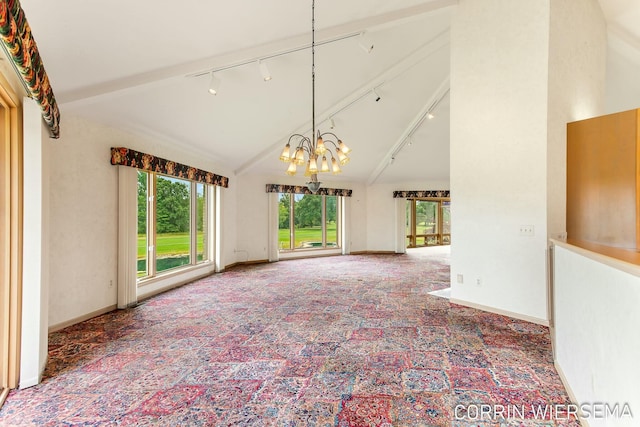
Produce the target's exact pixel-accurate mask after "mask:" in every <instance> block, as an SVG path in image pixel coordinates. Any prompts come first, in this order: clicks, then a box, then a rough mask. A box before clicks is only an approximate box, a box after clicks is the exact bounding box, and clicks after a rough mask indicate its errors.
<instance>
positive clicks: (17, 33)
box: [0, 0, 60, 138]
mask: <svg viewBox="0 0 640 427" xmlns="http://www.w3.org/2000/svg"><path fill="white" fill-rule="evenodd" d="M0 38H1V39H2V43H3V46H4V48H5V51H6V52H7V54H8V55H9V56H10V59H11V60H12V62H13V65H14V68H15V69H16V70H17V71H18V73H19V74H20V77H22V80H23V82H24V83H25V88H26V89H27V92H29V95H30V96H31V97H32V98H33V99H35V100H36V102H37V103H38V105H39V106H40V110H42V117H43V119H44V121H45V123H46V124H47V126H48V127H49V134H50V135H51V137H52V138H59V137H60V110H58V104H57V103H56V98H55V96H54V95H53V90H52V89H51V85H50V84H49V77H48V76H47V72H46V71H45V70H44V65H43V64H42V59H41V58H40V53H39V52H38V46H37V45H36V41H35V40H34V39H33V35H32V34H31V28H30V27H29V23H28V22H27V18H26V17H25V15H24V11H23V10H22V8H21V7H20V2H19V1H18V0H0Z"/></svg>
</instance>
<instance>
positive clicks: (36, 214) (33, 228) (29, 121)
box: [20, 98, 52, 388]
mask: <svg viewBox="0 0 640 427" xmlns="http://www.w3.org/2000/svg"><path fill="white" fill-rule="evenodd" d="M22 105H23V110H22V111H23V131H24V132H23V140H24V149H23V162H24V163H23V165H24V177H23V190H24V191H23V200H24V205H23V211H24V218H23V222H24V226H23V231H22V237H23V246H22V251H23V257H22V332H21V333H22V337H21V340H20V388H25V387H31V386H34V385H36V384H38V383H39V382H40V379H41V378H42V373H43V372H44V368H45V365H46V363H47V350H48V332H49V331H48V320H49V319H48V312H49V293H48V292H49V281H48V278H49V252H48V241H47V238H48V236H49V234H48V232H49V227H48V218H49V216H48V209H49V181H48V179H46V178H47V174H48V171H49V165H48V155H47V153H48V151H49V149H50V144H51V142H52V140H50V139H49V138H48V135H47V130H46V129H45V127H44V126H43V122H42V113H41V111H40V107H39V106H38V104H37V103H36V102H35V101H34V100H32V99H29V98H24V100H23V104H22Z"/></svg>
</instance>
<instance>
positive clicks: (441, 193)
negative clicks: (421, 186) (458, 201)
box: [393, 190, 451, 199]
mask: <svg viewBox="0 0 640 427" xmlns="http://www.w3.org/2000/svg"><path fill="white" fill-rule="evenodd" d="M401 197H403V198H407V199H413V198H416V197H451V195H450V192H449V190H438V191H426V190H419V191H394V192H393V198H394V199H397V198H401Z"/></svg>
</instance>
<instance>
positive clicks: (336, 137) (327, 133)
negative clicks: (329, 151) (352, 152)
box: [318, 130, 340, 141]
mask: <svg viewBox="0 0 640 427" xmlns="http://www.w3.org/2000/svg"><path fill="white" fill-rule="evenodd" d="M318 134H319V135H320V136H321V137H324V136H325V135H331V136H332V137H334V138H335V139H336V141H338V140H340V138H338V135H336V134H335V133H333V132H324V133H322V134H320V131H319V130H318ZM328 141H331V140H330V139H329V140H328Z"/></svg>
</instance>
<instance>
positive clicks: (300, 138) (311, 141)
mask: <svg viewBox="0 0 640 427" xmlns="http://www.w3.org/2000/svg"><path fill="white" fill-rule="evenodd" d="M291 147H294V150H293V152H292V151H291ZM350 151H351V149H350V148H349V147H347V146H346V145H345V143H344V142H342V140H340V138H338V137H337V136H336V135H335V134H334V133H332V132H324V133H322V132H320V129H316V63H315V0H312V1H311V138H309V137H307V136H304V135H301V134H298V133H294V134H293V135H291V136H290V137H289V141H287V145H285V147H284V149H283V150H282V154H281V155H280V160H282V161H283V162H286V163H289V168H288V169H287V175H290V176H294V175H295V174H296V172H297V168H298V166H304V165H305V164H306V169H305V173H304V175H305V176H308V177H310V181H309V182H307V188H309V190H310V191H311V192H312V193H316V192H317V191H318V189H320V184H322V183H321V182H319V181H318V173H320V172H333V174H334V175H337V174H339V173H340V172H342V170H341V169H340V166H341V165H342V166H344V165H346V164H347V163H349V157H348V156H347V154H349V152H350ZM327 156H330V158H331V167H329V160H328V159H327ZM318 162H320V163H319V164H320V166H319V167H318Z"/></svg>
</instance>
